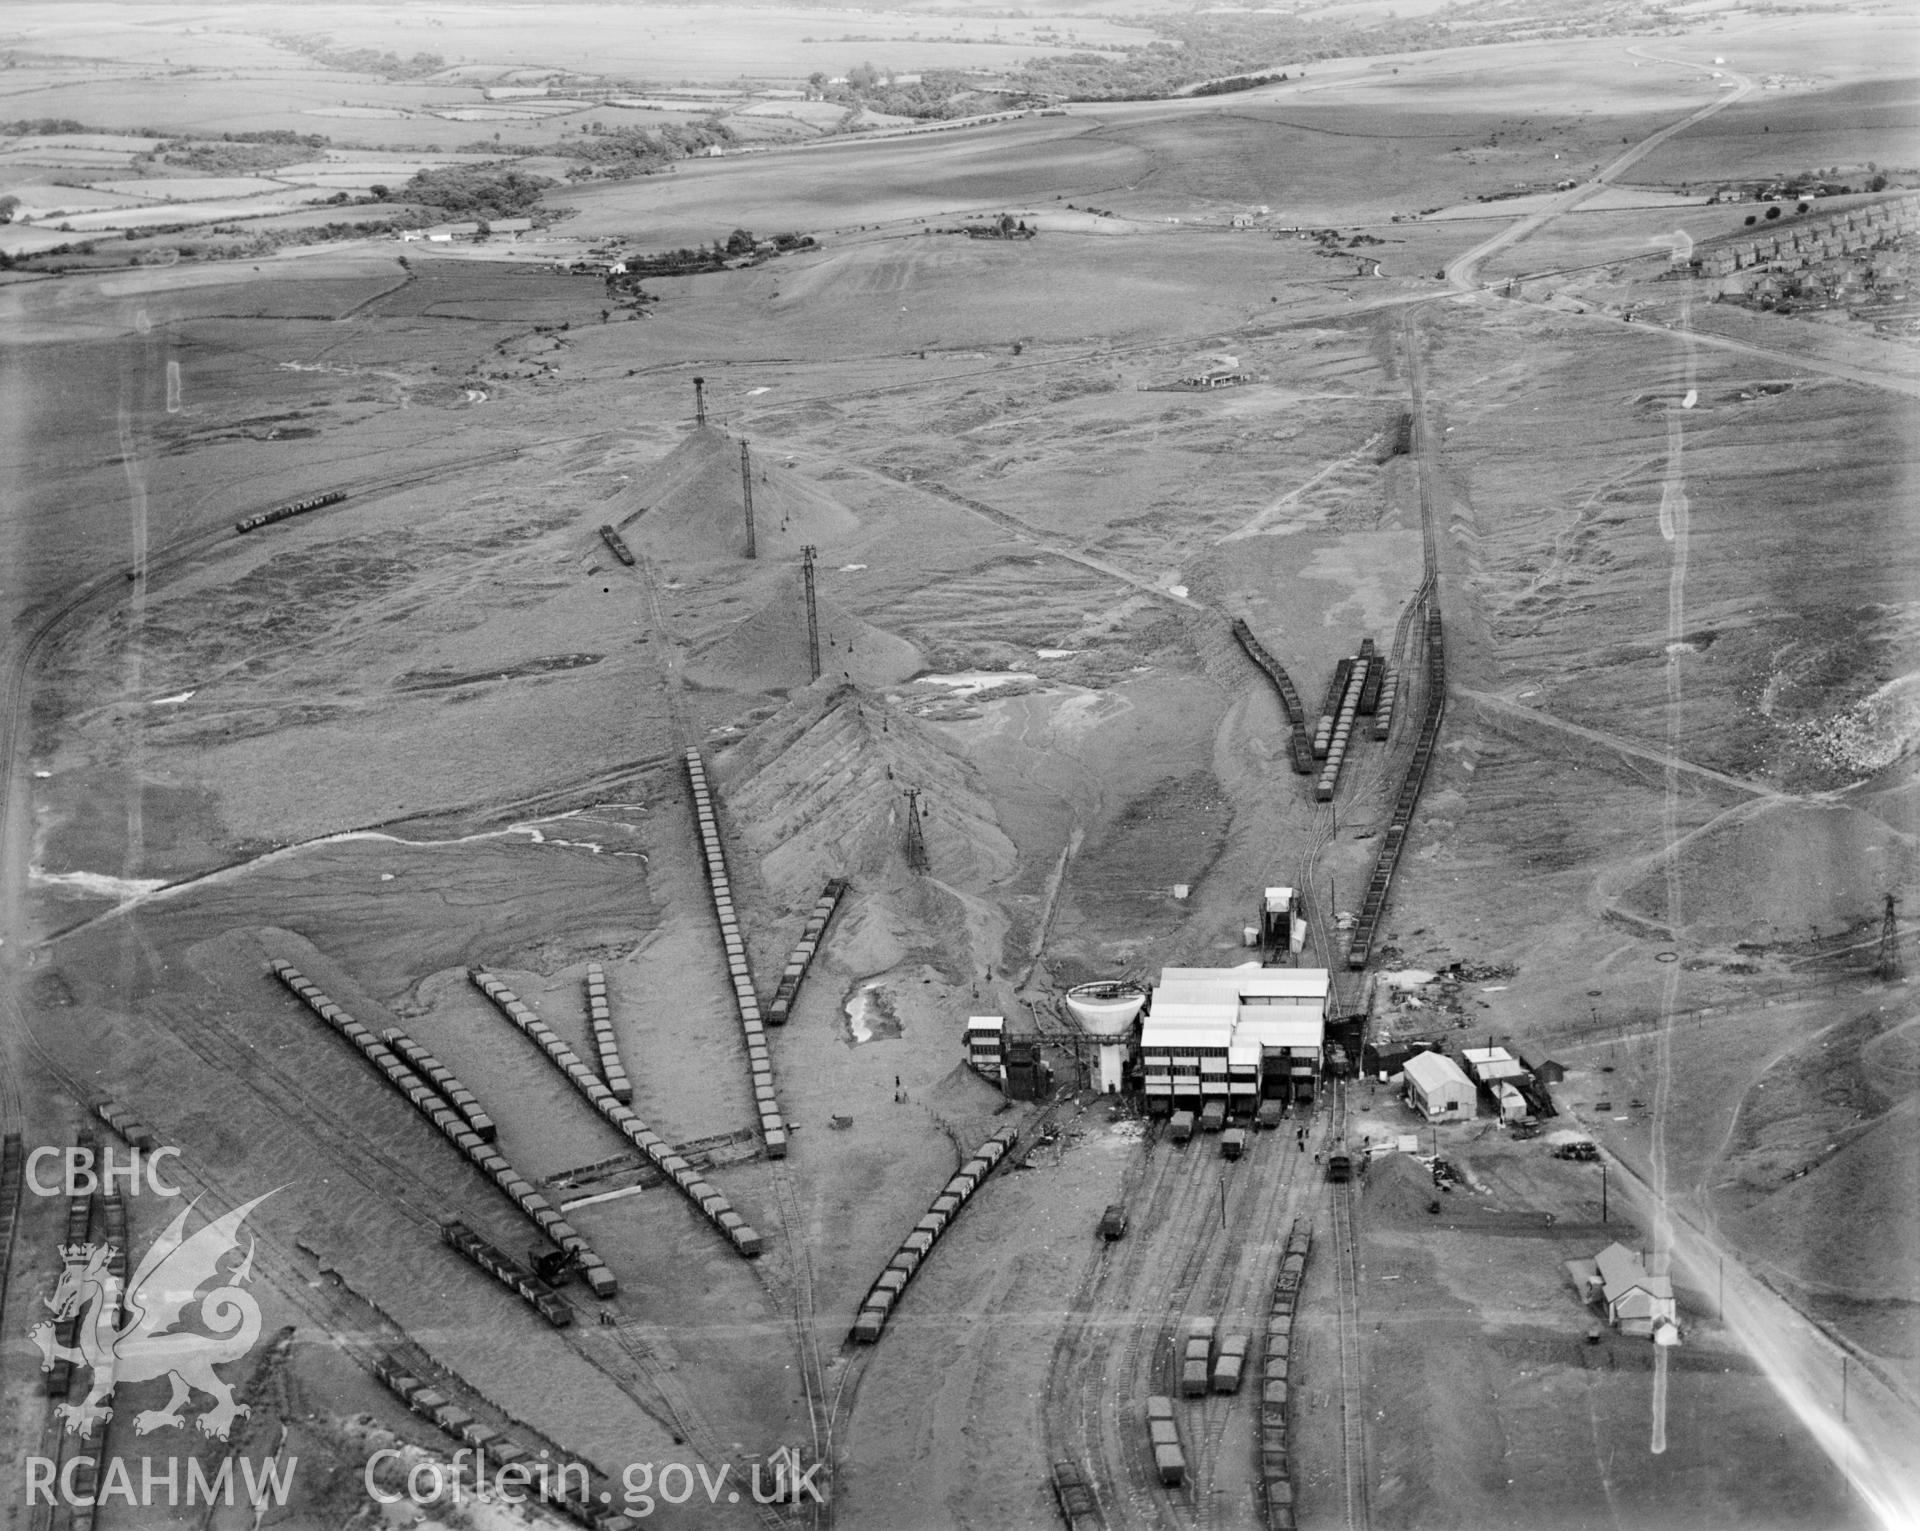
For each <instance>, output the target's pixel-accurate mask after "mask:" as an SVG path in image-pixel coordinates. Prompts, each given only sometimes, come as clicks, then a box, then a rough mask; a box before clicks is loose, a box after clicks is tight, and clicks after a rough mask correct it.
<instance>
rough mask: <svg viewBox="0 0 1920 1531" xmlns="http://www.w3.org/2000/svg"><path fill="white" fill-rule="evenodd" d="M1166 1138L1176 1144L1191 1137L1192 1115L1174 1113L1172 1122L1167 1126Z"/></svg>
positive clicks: (1179, 1112) (1184, 1112)
mask: <svg viewBox="0 0 1920 1531" xmlns="http://www.w3.org/2000/svg"><path fill="white" fill-rule="evenodd" d="M1167 1136H1168V1137H1170V1138H1172V1139H1173V1141H1174V1142H1176V1143H1184V1142H1186V1141H1187V1140H1188V1139H1189V1138H1191V1137H1192V1136H1193V1113H1192V1112H1191V1111H1176V1112H1174V1113H1173V1120H1172V1121H1170V1122H1169V1123H1168V1124H1167Z"/></svg>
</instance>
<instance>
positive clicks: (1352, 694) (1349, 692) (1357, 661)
mask: <svg viewBox="0 0 1920 1531" xmlns="http://www.w3.org/2000/svg"><path fill="white" fill-rule="evenodd" d="M1341 663H1342V664H1343V665H1345V666H1346V668H1347V677H1346V683H1345V685H1343V686H1342V687H1341V688H1340V699H1339V704H1338V708H1337V710H1336V711H1334V712H1332V713H1331V714H1329V715H1328V716H1326V717H1323V718H1321V720H1320V728H1321V730H1322V733H1321V734H1316V735H1315V736H1314V741H1313V752H1314V754H1315V755H1316V756H1319V757H1322V758H1323V764H1322V765H1321V767H1320V779H1319V780H1318V781H1317V782H1315V783H1314V786H1313V795H1314V798H1315V799H1316V800H1317V801H1319V802H1322V803H1328V802H1332V801H1333V789H1334V788H1335V787H1337V786H1338V785H1339V784H1340V767H1341V764H1342V763H1343V762H1344V761H1345V760H1346V758H1347V743H1348V741H1349V740H1350V739H1351V738H1352V737H1353V722H1354V718H1355V717H1356V716H1357V715H1358V714H1359V711H1360V699H1361V697H1362V696H1363V695H1365V693H1366V689H1367V680H1368V677H1369V676H1370V675H1371V674H1372V672H1373V667H1374V665H1375V664H1376V663H1377V661H1376V659H1375V658H1374V654H1373V640H1372V639H1371V638H1368V639H1366V640H1364V641H1363V642H1362V644H1361V646H1360V652H1359V653H1358V654H1356V655H1354V656H1353V657H1352V658H1351V659H1345V660H1342V661H1341ZM1379 694H1380V688H1379V687H1378V686H1375V687H1374V695H1375V697H1378V696H1379ZM1323 736H1324V743H1323V742H1322V740H1323Z"/></svg>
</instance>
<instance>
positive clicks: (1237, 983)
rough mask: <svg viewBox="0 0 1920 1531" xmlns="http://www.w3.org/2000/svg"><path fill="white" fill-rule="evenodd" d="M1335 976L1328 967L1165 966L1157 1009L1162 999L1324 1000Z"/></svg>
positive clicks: (1193, 1000)
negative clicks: (1257, 997)
mask: <svg viewBox="0 0 1920 1531" xmlns="http://www.w3.org/2000/svg"><path fill="white" fill-rule="evenodd" d="M1330 986H1331V979H1330V977H1329V975H1328V973H1327V970H1326V969H1325V968H1263V967H1261V966H1259V964H1257V963H1250V964H1248V965H1247V966H1246V967H1237V968H1162V969H1161V970H1160V983H1159V985H1158V987H1157V988H1156V989H1155V991H1154V1008H1155V1009H1158V1008H1159V1006H1160V1003H1161V1001H1162V999H1163V998H1164V999H1167V1000H1176V1001H1183V1002H1187V1003H1194V1002H1205V1001H1208V1000H1213V1001H1221V1000H1225V1001H1228V1002H1230V1003H1233V1004H1238V1003H1239V1002H1240V1001H1241V1000H1242V999H1243V998H1247V997H1250V996H1254V995H1271V996H1274V997H1278V998H1290V999H1310V1000H1324V999H1325V998H1326V996H1327V992H1328V989H1329V988H1330Z"/></svg>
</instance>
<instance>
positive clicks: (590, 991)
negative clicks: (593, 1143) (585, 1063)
mask: <svg viewBox="0 0 1920 1531" xmlns="http://www.w3.org/2000/svg"><path fill="white" fill-rule="evenodd" d="M587 1022H588V1024H589V1025H591V1026H592V1027H593V1050H594V1052H595V1054H596V1055H598V1057H599V1059H600V1077H601V1078H602V1079H604V1080H605V1081H606V1084H607V1088H608V1089H609V1090H611V1091H613V1098H614V1099H615V1100H617V1101H619V1102H620V1104H621V1105H623V1106H627V1105H631V1104H633V1082H632V1081H631V1080H630V1079H628V1078H627V1066H626V1065H625V1064H624V1063H622V1062H621V1061H620V1043H619V1041H618V1039H617V1038H615V1036H614V1034H613V1008H612V1006H611V1004H610V1003H609V1002H608V1000H607V975H606V973H605V972H603V971H602V970H601V967H600V964H599V963H597V962H589V963H588V964H587Z"/></svg>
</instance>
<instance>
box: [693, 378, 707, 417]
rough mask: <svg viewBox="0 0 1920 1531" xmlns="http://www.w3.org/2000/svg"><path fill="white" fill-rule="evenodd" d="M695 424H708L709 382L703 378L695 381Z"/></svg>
mask: <svg viewBox="0 0 1920 1531" xmlns="http://www.w3.org/2000/svg"><path fill="white" fill-rule="evenodd" d="M693 423H694V424H695V425H705V424H706V423H707V380H706V379H705V378H703V377H697V378H695V379H694V380H693Z"/></svg>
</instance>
